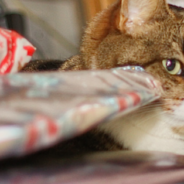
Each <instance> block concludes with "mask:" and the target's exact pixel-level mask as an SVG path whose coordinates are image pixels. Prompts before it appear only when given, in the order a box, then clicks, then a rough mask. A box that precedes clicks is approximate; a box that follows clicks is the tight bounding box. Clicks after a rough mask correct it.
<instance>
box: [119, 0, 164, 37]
mask: <svg viewBox="0 0 184 184" xmlns="http://www.w3.org/2000/svg"><path fill="white" fill-rule="evenodd" d="M120 4H121V8H120V11H119V13H118V16H116V27H117V29H119V30H120V31H121V32H123V31H125V32H127V33H129V34H137V33H140V32H142V31H145V27H148V26H147V23H148V22H149V21H150V20H151V19H152V18H153V17H154V16H155V14H156V13H157V14H158V13H161V12H162V15H163V12H164V13H166V14H167V11H168V5H167V3H166V1H165V0H120ZM159 10H160V11H159Z"/></svg>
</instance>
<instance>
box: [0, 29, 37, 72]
mask: <svg viewBox="0 0 184 184" xmlns="http://www.w3.org/2000/svg"><path fill="white" fill-rule="evenodd" d="M34 51H35V48H34V47H33V46H32V45H31V43H29V42H28V41H27V40H26V39H25V38H23V37H22V36H21V35H19V34H18V33H16V32H14V31H10V30H5V29H0V74H6V73H16V72H18V71H19V70H20V69H21V68H22V67H23V66H24V65H25V64H26V63H28V62H29V61H30V60H31V57H32V55H33V53H34Z"/></svg>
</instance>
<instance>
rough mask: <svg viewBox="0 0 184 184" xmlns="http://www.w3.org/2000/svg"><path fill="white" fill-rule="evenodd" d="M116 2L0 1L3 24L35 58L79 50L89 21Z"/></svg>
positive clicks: (62, 55)
mask: <svg viewBox="0 0 184 184" xmlns="http://www.w3.org/2000/svg"><path fill="white" fill-rule="evenodd" d="M115 1H116V0H0V26H1V27H4V28H8V29H13V30H16V31H17V32H19V33H20V34H22V35H23V36H25V37H26V38H27V39H28V40H29V41H30V42H31V43H32V44H33V45H34V46H35V47H36V48H37V51H36V53H35V55H34V58H33V59H61V60H66V59H67V58H69V57H71V56H73V55H75V54H77V53H78V51H79V45H80V41H81V36H82V34H83V31H84V28H85V26H86V22H89V21H90V20H91V19H92V18H93V17H94V15H95V14H96V13H98V12H99V11H101V10H102V9H104V8H106V7H107V6H109V5H110V4H111V3H113V2H115ZM168 1H169V2H170V3H172V4H177V5H181V6H184V0H168Z"/></svg>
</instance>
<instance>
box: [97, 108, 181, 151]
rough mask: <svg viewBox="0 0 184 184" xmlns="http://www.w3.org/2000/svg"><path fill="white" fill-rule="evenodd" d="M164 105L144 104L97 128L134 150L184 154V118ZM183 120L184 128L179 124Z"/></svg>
mask: <svg viewBox="0 0 184 184" xmlns="http://www.w3.org/2000/svg"><path fill="white" fill-rule="evenodd" d="M175 117H176V116H175V115H172V114H170V113H167V112H164V111H163V109H162V108H161V107H159V106H158V107H156V108H151V109H149V108H145V107H143V108H141V109H139V110H137V111H136V112H134V113H132V114H128V115H126V116H123V117H122V118H119V119H117V120H115V121H111V122H108V123H106V124H103V125H100V126H99V127H98V129H99V130H100V131H103V132H105V133H107V134H108V135H110V136H111V137H112V138H113V139H114V140H115V141H116V142H117V143H119V144H121V145H123V146H124V147H125V148H128V149H131V150H135V151H164V152H171V153H176V154H182V155H184V120H183V123H181V122H182V121H181V120H180V121H178V122H179V123H177V120H176V118H175ZM182 124H183V129H181V128H180V127H181V126H182Z"/></svg>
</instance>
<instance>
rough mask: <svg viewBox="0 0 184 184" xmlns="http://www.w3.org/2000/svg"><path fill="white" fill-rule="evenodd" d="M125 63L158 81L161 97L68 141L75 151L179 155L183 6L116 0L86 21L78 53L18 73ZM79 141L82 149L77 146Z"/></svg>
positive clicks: (183, 148)
mask: <svg viewBox="0 0 184 184" xmlns="http://www.w3.org/2000/svg"><path fill="white" fill-rule="evenodd" d="M126 65H138V66H141V67H143V68H144V69H145V70H146V72H148V73H150V74H151V75H153V76H154V77H155V78H156V79H157V80H158V81H160V83H161V84H162V87H163V93H162V94H161V98H160V100H159V101H156V102H153V103H152V104H150V105H147V106H145V107H142V108H140V109H139V110H137V111H136V112H134V113H133V114H131V116H130V115H127V116H125V117H123V118H120V119H118V120H115V121H112V122H108V123H106V124H103V125H100V126H99V127H97V129H95V130H93V131H92V132H89V133H87V134H85V135H83V136H81V137H78V138H76V139H75V140H72V141H73V142H74V143H75V145H77V147H78V151H79V152H80V151H81V150H83V151H85V150H86V149H88V148H86V147H85V146H88V147H90V148H89V150H90V151H92V150H95V151H96V150H98V151H99V150H100V151H104V150H119V149H120V150H123V149H129V150H133V151H140V150H141V151H166V152H172V153H176V154H184V112H183V111H184V67H183V66H184V9H183V8H180V7H175V6H173V5H168V4H167V2H166V0H118V1H117V2H116V3H114V4H112V5H111V6H110V7H108V8H107V9H105V10H104V11H102V12H101V13H100V14H98V15H97V16H96V17H95V18H94V19H93V21H92V22H91V23H90V24H89V25H88V27H87V28H86V30H85V33H84V36H83V39H82V44H81V47H80V54H79V55H77V56H74V57H72V58H70V59H68V60H67V61H65V62H62V61H54V60H48V61H46V62H44V61H35V62H30V63H29V64H28V65H27V66H26V67H25V68H23V70H22V71H23V72H35V71H43V70H54V71H55V70H57V71H63V70H64V71H69V70H91V69H92V70H94V69H111V68H115V67H121V66H126ZM84 140H85V143H84V144H83V142H84ZM87 141H88V142H87ZM90 141H91V142H94V144H92V143H91V142H90ZM81 144H83V145H82V147H84V148H81V149H80V146H81ZM73 145H74V144H71V142H70V141H68V142H66V143H62V146H63V148H66V149H65V150H67V148H71V149H72V148H73Z"/></svg>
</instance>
